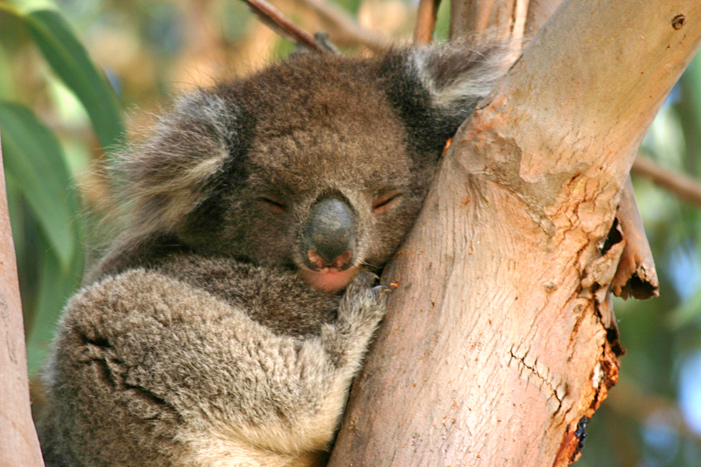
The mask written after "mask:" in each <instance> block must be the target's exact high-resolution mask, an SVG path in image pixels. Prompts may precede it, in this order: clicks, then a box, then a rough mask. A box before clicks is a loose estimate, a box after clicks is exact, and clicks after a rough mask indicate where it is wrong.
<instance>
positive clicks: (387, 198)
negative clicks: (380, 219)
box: [372, 193, 402, 215]
mask: <svg viewBox="0 0 701 467" xmlns="http://www.w3.org/2000/svg"><path fill="white" fill-rule="evenodd" d="M401 196H402V194H401V193H390V194H388V195H384V196H381V197H379V198H377V199H376V200H375V202H374V203H372V213H373V214H375V215H377V214H382V213H383V212H385V211H386V210H388V209H389V208H390V207H391V205H392V204H393V202H394V201H396V200H397V199H398V198H400V197H401Z"/></svg>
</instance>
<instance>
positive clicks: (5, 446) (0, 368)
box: [0, 147, 44, 467]
mask: <svg viewBox="0 0 701 467" xmlns="http://www.w3.org/2000/svg"><path fill="white" fill-rule="evenodd" d="M2 167H3V164H2V149H1V147H0V465H8V466H10V465H17V466H20V465H21V466H23V467H24V466H27V467H32V466H42V465H44V463H43V462H42V459H41V451H40V449H39V440H38V438H37V434H36V430H35V428H34V423H33V422H32V415H31V410H30V404H29V381H28V378H27V354H26V349H25V346H24V326H23V324H22V303H21V301H20V295H19V283H18V279H17V266H16V263H15V247H14V244H13V242H12V230H11V229H10V217H9V214H8V209H7V198H6V195H5V176H4V174H3V171H2Z"/></svg>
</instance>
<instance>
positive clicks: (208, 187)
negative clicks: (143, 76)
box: [113, 46, 506, 291]
mask: <svg viewBox="0 0 701 467" xmlns="http://www.w3.org/2000/svg"><path fill="white" fill-rule="evenodd" d="M503 57H504V53H503V48H501V47H499V46H490V47H487V48H481V49H479V50H475V49H474V48H469V47H465V46H451V47H435V48H422V49H407V50H394V51H390V52H388V53H387V54H386V55H384V56H382V57H378V58H372V59H362V58H349V57H339V56H330V55H328V56H327V55H324V56H322V55H313V54H306V55H303V56H301V57H297V58H295V59H293V60H289V61H287V62H283V63H280V64H277V65H274V66H271V67H269V68H267V69H265V70H263V71H261V72H259V73H257V74H254V75H252V76H249V77H247V78H243V79H238V80H235V81H231V82H224V83H220V84H219V85H217V86H215V87H213V88H211V89H203V90H198V91H196V92H194V93H192V94H190V95H188V96H185V97H183V98H181V99H180V100H179V101H177V103H176V105H175V108H174V109H173V110H172V112H170V113H169V114H167V115H166V116H165V117H163V118H162V119H161V121H160V123H159V124H158V126H157V129H156V132H155V135H154V136H153V137H152V138H151V139H150V140H149V141H148V142H146V143H145V144H144V145H142V146H141V147H139V148H136V149H135V150H133V151H131V152H129V153H127V154H125V155H124V156H123V157H122V159H121V160H120V161H119V162H118V164H117V167H118V169H119V172H120V173H121V174H122V176H123V185H122V186H121V187H120V188H119V190H120V191H121V192H122V193H124V194H125V197H126V198H127V201H128V206H129V211H130V217H129V219H130V221H129V223H128V224H127V228H126V233H125V234H124V236H123V237H122V238H123V240H122V243H121V246H120V247H119V248H120V249H121V250H123V249H124V248H126V249H129V248H134V246H133V245H136V244H145V243H148V242H151V243H149V244H150V245H153V246H154V248H159V249H162V248H163V247H164V246H167V245H166V244H168V245H178V246H179V247H182V248H186V249H188V250H189V251H194V252H197V253H200V254H204V255H217V256H227V257H233V258H236V259H239V260H241V261H247V262H252V263H256V264H261V265H268V266H273V267H283V268H290V269H293V270H296V271H299V273H300V275H301V276H302V277H303V278H305V279H306V280H307V282H308V283H310V284H311V285H313V286H315V287H318V288H321V289H324V290H330V291H335V290H340V289H342V288H343V287H344V286H345V285H346V284H347V283H348V282H349V281H350V280H351V279H352V277H353V276H354V275H355V273H356V272H357V271H358V270H359V269H373V268H379V267H381V266H382V265H383V264H384V263H385V262H386V261H387V260H388V259H389V258H390V256H391V255H392V254H393V252H394V251H395V250H396V248H397V247H398V246H399V243H400V242H401V240H402V238H403V237H404V235H405V233H406V232H407V230H408V229H409V228H410V226H411V224H412V221H413V220H414V218H415V217H416V215H417V213H418V211H419V209H420V207H421V203H422V200H423V197H424V195H425V193H426V191H427V188H428V184H429V182H430V179H431V175H432V172H433V169H434V167H435V165H436V163H437V161H438V159H439V157H440V154H441V151H442V149H443V147H444V145H445V142H446V140H447V139H448V138H450V137H451V136H452V135H453V133H454V132H455V131H456V129H457V127H458V126H459V125H460V123H461V122H462V121H463V120H464V119H465V118H466V117H467V116H468V115H469V113H470V112H471V111H472V109H473V108H474V106H475V105H476V103H477V102H478V101H479V100H480V99H481V98H482V97H483V96H485V95H486V94H487V93H488V92H489V91H490V89H491V87H492V84H493V82H494V81H495V79H496V78H498V77H499V76H500V75H501V73H502V72H503V69H504V65H505V63H506V62H505V60H504V58H503ZM124 239H126V240H124ZM158 239H161V240H158ZM154 242H155V243H154ZM158 242H161V243H163V245H158ZM130 245H131V246H130ZM115 251H116V249H115ZM121 254H122V255H123V254H124V253H121ZM114 255H115V254H113V256H114ZM127 256H128V255H127ZM113 261H114V260H113Z"/></svg>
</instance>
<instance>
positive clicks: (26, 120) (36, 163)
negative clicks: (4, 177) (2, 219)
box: [0, 101, 78, 269]
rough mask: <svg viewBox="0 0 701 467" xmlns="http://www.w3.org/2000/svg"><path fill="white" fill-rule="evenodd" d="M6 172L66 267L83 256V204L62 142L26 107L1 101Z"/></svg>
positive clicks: (0, 112)
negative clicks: (80, 211) (79, 228)
mask: <svg viewBox="0 0 701 467" xmlns="http://www.w3.org/2000/svg"><path fill="white" fill-rule="evenodd" d="M0 131H1V132H2V147H3V156H4V161H5V170H6V171H7V172H9V174H10V175H11V176H12V177H13V179H14V180H15V181H16V182H17V183H16V185H17V187H18V188H19V189H20V190H21V192H22V195H23V196H24V197H25V199H26V200H27V202H28V203H29V205H30V206H31V208H32V210H33V211H34V214H35V215H36V218H37V219H38V220H39V223H40V225H41V229H42V231H43V232H44V235H45V236H46V238H47V240H48V243H49V245H50V247H51V249H52V251H54V252H55V254H56V256H57V258H58V260H59V263H60V265H61V266H62V267H63V268H64V269H68V268H69V265H70V263H71V261H72V258H73V256H74V255H75V253H76V252H77V251H78V246H77V233H78V232H77V228H76V225H75V224H74V222H76V219H77V218H78V201H77V198H76V194H75V192H74V191H73V190H72V188H71V187H72V182H71V179H70V177H69V176H68V171H67V169H66V166H65V158H64V156H63V153H62V150H61V146H60V144H59V142H58V140H57V139H56V136H55V135H54V134H53V133H52V132H51V130H49V129H48V128H47V127H46V126H45V125H44V124H43V123H41V122H40V121H39V120H38V119H37V117H36V116H35V115H34V113H32V112H31V111H30V110H29V109H27V108H26V107H24V106H22V105H19V104H14V103H9V102H3V101H0Z"/></svg>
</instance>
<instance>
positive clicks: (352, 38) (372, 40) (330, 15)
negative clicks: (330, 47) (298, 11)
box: [294, 0, 392, 52]
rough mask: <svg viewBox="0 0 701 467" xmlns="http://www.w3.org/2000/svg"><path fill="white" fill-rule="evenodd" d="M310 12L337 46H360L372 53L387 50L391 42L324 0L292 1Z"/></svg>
mask: <svg viewBox="0 0 701 467" xmlns="http://www.w3.org/2000/svg"><path fill="white" fill-rule="evenodd" d="M294 2H295V3H296V4H297V5H299V6H300V7H302V8H306V9H308V10H310V11H312V12H313V13H314V14H316V15H317V16H318V17H319V20H320V21H321V22H322V23H323V24H324V25H325V27H326V28H327V31H326V32H328V33H329V35H330V36H331V39H333V41H334V43H336V44H338V45H362V46H364V47H367V48H368V49H370V50H372V51H373V52H382V51H383V50H387V49H388V48H389V47H390V46H391V45H392V42H391V41H390V40H389V39H387V38H386V37H385V36H383V35H382V34H380V33H378V32H376V31H372V30H370V29H366V28H364V27H362V26H360V25H359V24H358V23H357V22H356V21H355V20H354V19H353V18H352V17H351V16H350V15H349V14H348V13H346V12H345V11H343V10H342V9H340V8H338V7H337V6H335V5H333V4H331V3H328V2H326V1H324V0H294Z"/></svg>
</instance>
